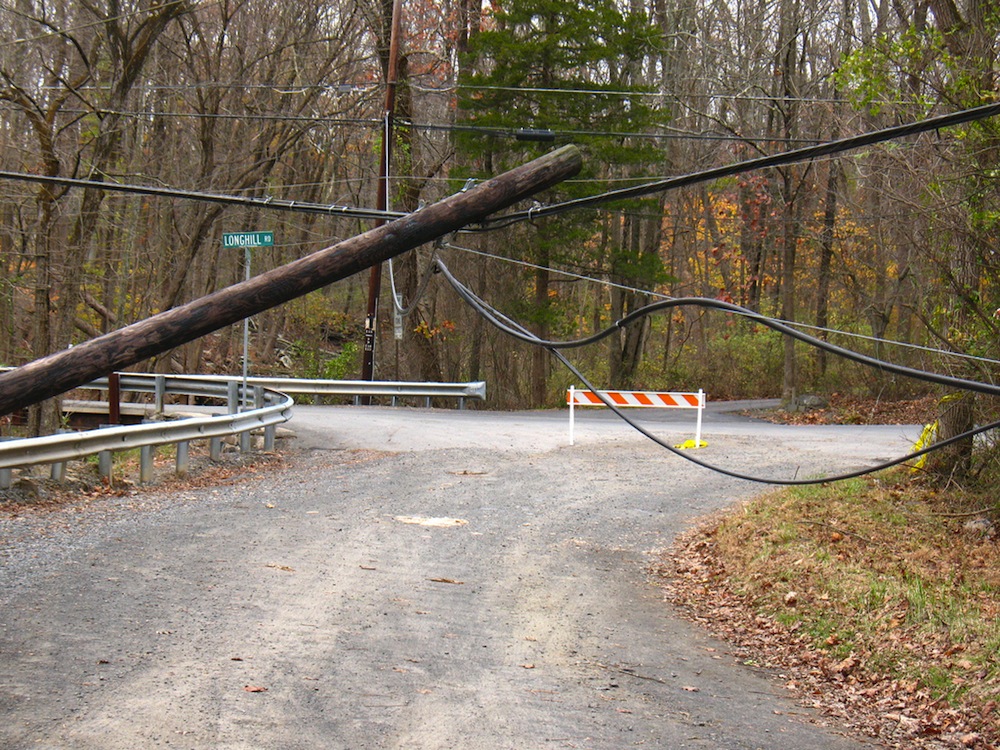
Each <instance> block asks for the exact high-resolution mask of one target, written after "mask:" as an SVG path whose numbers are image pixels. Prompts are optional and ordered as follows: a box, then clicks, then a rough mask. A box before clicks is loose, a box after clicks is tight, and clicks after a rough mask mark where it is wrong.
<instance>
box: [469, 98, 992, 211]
mask: <svg viewBox="0 0 1000 750" xmlns="http://www.w3.org/2000/svg"><path fill="white" fill-rule="evenodd" d="M996 115H1000V104H986V105H983V106H981V107H972V108H971V109H964V110H961V111H959V112H950V113H948V114H945V115H940V116H938V117H930V118H928V119H926V120H920V121H918V122H911V123H907V124H905V125H897V126H895V127H891V128H884V129H882V130H875V131H871V132H868V133H862V134H861V135H855V136H849V137H847V138H840V139H838V140H835V141H827V142H826V143H821V144H818V145H815V146H806V147H804V148H797V149H792V150H791V151H783V152H782V153H779V154H773V155H771V156H760V157H757V158H754V159H747V160H746V161H741V162H736V163H735V164H728V165H725V166H722V167H715V168H713V169H707V170H704V171H702V172H694V173H691V174H686V175H680V176H678V177H669V178H667V179H665V180H657V181H656V182H650V183H646V184H644V185H635V186H633V187H628V188H621V189H619V190H611V191H608V192H606V193H600V194H598V195H590V196H586V197H583V198H576V199H575V200H570V201H565V202H563V203H554V204H552V205H550V206H540V207H537V208H532V209H530V210H527V211H517V212H514V213H510V214H507V215H506V216H502V217H499V218H497V219H494V220H492V221H486V222H484V223H483V224H482V225H481V228H482V229H502V228H504V227H507V226H510V225H511V224H515V223H518V222H522V221H531V220H533V219H540V218H542V217H543V216H552V215H555V214H560V213H564V212H566V211H574V210H579V209H583V208H593V207H595V206H599V205H603V204H605V203H611V202H614V201H620V200H627V199H629V198H640V197H642V196H646V195H651V194H653V193H662V192H666V191H668V190H676V189H678V188H682V187H687V186H689V185H696V184H700V183H703V182H709V181H711V180H718V179H720V178H722V177H732V176H734V175H737V174H742V173H743V172H749V171H751V170H758V169H766V168H769V167H779V166H783V165H786V164H794V163H797V162H802V161H808V160H810V159H816V158H819V157H822V156H832V155H834V154H840V153H843V152H845V151H851V150H854V149H856V148H862V147H864V146H872V145H874V144H876V143H883V142H885V141H891V140H894V139H896V138H905V137H906V136H910V135H919V134H920V133H926V132H929V131H932V130H939V129H941V128H946V127H950V126H952V125H962V124H964V123H967V122H975V121H977V120H984V119H986V118H988V117H994V116H996Z"/></svg>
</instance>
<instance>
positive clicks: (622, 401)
mask: <svg viewBox="0 0 1000 750" xmlns="http://www.w3.org/2000/svg"><path fill="white" fill-rule="evenodd" d="M602 397H603V398H602ZM566 403H567V404H569V444H570V445H573V424H574V422H573V407H574V406H607V405H612V404H613V405H614V406H639V407H657V406H665V407H678V408H681V409H697V410H698V420H697V425H696V428H695V438H694V440H688V441H686V442H685V443H684V445H683V447H696V448H702V447H704V446H706V445H707V443H705V442H704V441H703V440H702V439H701V415H702V411H703V410H704V409H705V395H704V392H702V391H698V392H697V393H660V392H655V391H588V390H579V391H578V390H576V388H573V387H571V388H570V389H569V390H568V391H567V392H566ZM677 447H678V448H680V447H682V446H677Z"/></svg>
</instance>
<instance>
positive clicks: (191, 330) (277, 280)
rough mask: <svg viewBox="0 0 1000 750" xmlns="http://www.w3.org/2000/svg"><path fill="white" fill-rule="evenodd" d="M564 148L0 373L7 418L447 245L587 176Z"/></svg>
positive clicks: (0, 406) (576, 156) (0, 404)
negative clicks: (448, 238) (414, 253)
mask: <svg viewBox="0 0 1000 750" xmlns="http://www.w3.org/2000/svg"><path fill="white" fill-rule="evenodd" d="M581 163H582V159H581V156H580V152H579V151H578V150H577V149H576V148H575V147H573V146H564V147H563V148H560V149H558V150H556V151H553V152H551V153H549V154H546V155H545V156H542V157H539V158H538V159H535V160H534V161H531V162H528V163H527V164H523V165H521V166H520V167H517V168H515V169H512V170H511V171H509V172H505V173H503V174H501V175H497V176H496V177H494V178H492V179H490V180H487V181H486V182H484V183H482V184H480V185H477V186H475V187H473V188H471V189H470V190H468V191H465V192H462V193H458V194H456V195H452V196H450V197H448V198H445V199H444V200H442V201H439V202H438V203H434V204H432V205H430V206H427V207H426V208H423V209H421V210H419V211H416V212H414V213H412V214H408V215H406V216H403V217H401V218H399V219H396V220H395V221H392V222H389V223H388V224H383V225H382V226H380V227H377V228H375V229H372V230H370V231H368V232H365V233H364V234H360V235H357V236H356V237H352V238H350V239H348V240H344V241H343V242H340V243H337V244H336V245H332V246H330V247H328V248H326V249H324V250H319V251H317V252H315V253H312V254H311V255H307V256H306V257H304V258H300V259H299V260H296V261H293V262H291V263H288V264H287V265H284V266H280V267H279V268H275V269H274V270H272V271H268V272H267V273H264V274H261V275H260V276H256V277H254V278H252V279H249V280H247V281H244V282H242V283H239V284H235V285H233V286H230V287H226V288H225V289H221V290H219V291H218V292H214V293H212V294H209V295H206V296H205V297H201V298H200V299H197V300H194V301H193V302H189V303H187V304H185V305H182V306H180V307H175V308H172V309H170V310H166V311H164V312H162V313H159V314H158V315H154V316H152V317H150V318H146V319H145V320H141V321H139V322H137V323H133V324H132V325H129V326H126V327H125V328H121V329H119V330H117V331H112V332H111V333H107V334H105V335H103V336H99V337H98V338H95V339H91V340H89V341H86V342H84V343H82V344H78V345H77V346H74V347H72V348H70V349H66V350H63V351H60V352H57V353H55V354H50V355H48V356H46V357H43V358H41V359H37V360H35V361H34V362H29V363H28V364H26V365H23V366H21V367H18V368H16V369H14V370H10V371H8V372H5V373H0V415H3V414H9V413H10V412H12V411H15V410H17V409H20V408H23V407H25V406H28V405H29V404H33V403H36V402H38V401H41V400H43V399H46V398H50V397H52V396H57V395H59V394H60V393H65V392H66V391H68V390H71V389H73V388H77V387H79V386H81V385H84V384H86V383H89V382H90V381H92V380H95V379H96V378H99V377H103V376H105V375H109V374H110V373H112V372H114V371H115V370H121V369H124V368H125V367H128V366H129V365H133V364H136V363H137V362H141V361H143V360H145V359H148V358H149V357H151V356H153V355H155V354H159V353H162V352H165V351H168V350H170V349H173V348H174V347H177V346H180V345H181V344H184V343H187V342H188V341H193V340H194V339H196V338H199V337H200V336H204V335H205V334H207V333H211V332H212V331H216V330H218V329H220V328H224V327H225V326H227V325H231V324H232V323H235V322H237V321H239V320H242V319H244V318H246V317H249V316H251V315H255V314H257V313H259V312H262V311H263V310H267V309H270V308H272V307H275V306H277V305H280V304H282V303H284V302H288V301H289V300H291V299H294V298H296V297H300V296H302V295H304V294H308V293H309V292H313V291H315V290H317V289H320V288H321V287H324V286H326V285H327V284H330V283H332V282H334V281H339V280H340V279H344V278H347V277H348V276H351V275H353V274H355V273H357V272H359V271H362V270H364V269H366V268H370V267H371V266H374V265H376V264H378V263H382V262H383V261H385V260H388V259H389V258H392V257H395V256H397V255H400V254H402V253H405V252H406V251H407V250H412V249H413V248H416V247H419V246H420V245H423V244H425V243H427V242H431V241H433V240H435V239H437V238H438V237H443V236H444V235H446V234H449V233H450V232H454V231H457V230H459V229H461V228H462V227H464V226H467V225H469V224H475V223H477V222H480V221H482V220H484V219H485V218H486V217H488V216H489V215H491V214H493V213H496V212H497V211H499V210H501V209H504V208H507V207H508V206H510V205H512V204H514V203H517V202H518V201H520V200H522V199H524V198H527V197H529V196H531V195H534V194H535V193H538V192H540V191H542V190H545V189H546V188H550V187H552V186H553V185H556V184H558V183H560V182H562V181H563V180H566V179H568V178H570V177H572V176H574V175H575V174H577V173H578V172H579V171H580V167H581Z"/></svg>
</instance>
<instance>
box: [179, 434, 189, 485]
mask: <svg viewBox="0 0 1000 750" xmlns="http://www.w3.org/2000/svg"><path fill="white" fill-rule="evenodd" d="M190 469H191V460H190V455H189V451H188V442H187V440H182V441H181V442H179V443H177V469H176V473H177V476H179V477H186V476H187V475H188V471H189V470H190Z"/></svg>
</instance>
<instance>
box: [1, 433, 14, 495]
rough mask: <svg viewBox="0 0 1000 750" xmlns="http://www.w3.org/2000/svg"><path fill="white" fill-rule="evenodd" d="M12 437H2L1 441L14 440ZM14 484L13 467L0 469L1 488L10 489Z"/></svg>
mask: <svg viewBox="0 0 1000 750" xmlns="http://www.w3.org/2000/svg"><path fill="white" fill-rule="evenodd" d="M14 439H15V438H12V437H0V441H5V440H14ZM12 484H14V472H13V471H12V470H11V469H0V490H9V489H10V488H11V485H12Z"/></svg>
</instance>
